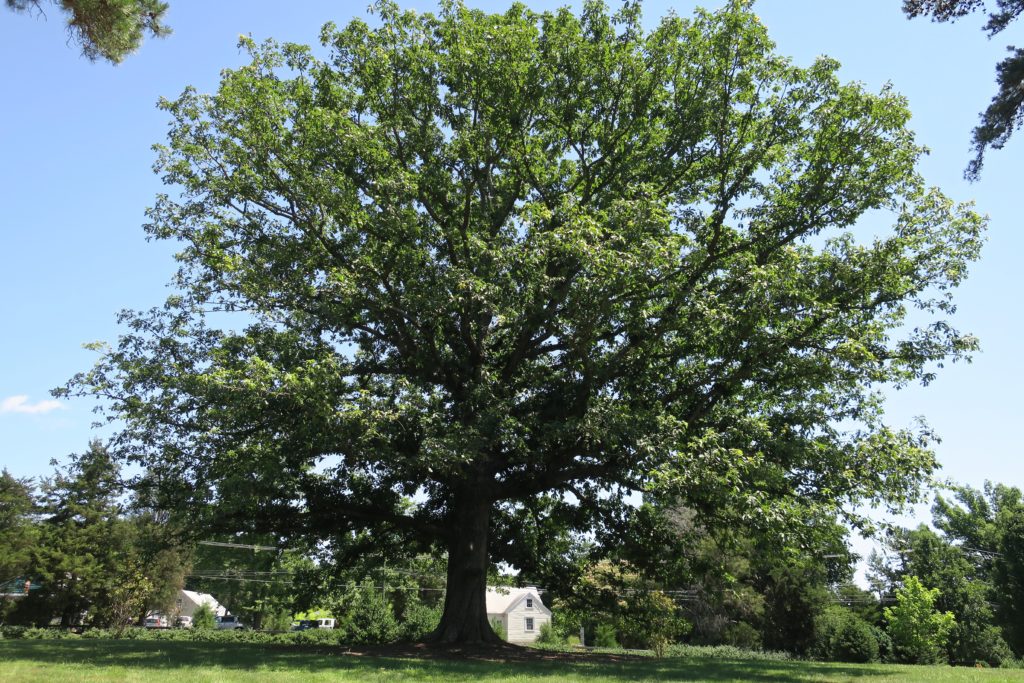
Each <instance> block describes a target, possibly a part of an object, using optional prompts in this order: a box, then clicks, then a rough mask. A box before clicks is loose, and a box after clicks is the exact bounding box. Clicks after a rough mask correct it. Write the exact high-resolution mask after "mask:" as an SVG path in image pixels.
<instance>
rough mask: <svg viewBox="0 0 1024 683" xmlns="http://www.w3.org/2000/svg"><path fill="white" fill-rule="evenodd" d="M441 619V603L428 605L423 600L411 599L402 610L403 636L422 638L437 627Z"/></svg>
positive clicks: (414, 638) (415, 638) (408, 638)
mask: <svg viewBox="0 0 1024 683" xmlns="http://www.w3.org/2000/svg"><path fill="white" fill-rule="evenodd" d="M440 621H441V605H440V604H437V605H428V604H427V603H425V602H423V601H422V600H409V601H407V602H406V604H405V608H404V610H403V611H402V619H401V630H402V633H401V638H402V639H403V640H421V639H422V638H423V637H424V636H426V635H427V634H428V633H430V632H431V631H433V630H434V629H435V628H437V625H438V623H440Z"/></svg>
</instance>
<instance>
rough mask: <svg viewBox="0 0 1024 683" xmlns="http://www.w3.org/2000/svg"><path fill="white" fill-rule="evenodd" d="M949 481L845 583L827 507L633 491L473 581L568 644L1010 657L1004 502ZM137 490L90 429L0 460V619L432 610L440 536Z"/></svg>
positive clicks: (338, 615)
mask: <svg viewBox="0 0 1024 683" xmlns="http://www.w3.org/2000/svg"><path fill="white" fill-rule="evenodd" d="M950 491H951V495H941V494H940V495H937V496H936V502H935V505H934V508H933V519H932V526H931V527H929V526H925V525H921V526H919V527H918V528H916V529H902V528H892V529H890V530H888V531H887V532H886V533H885V535H884V537H883V541H884V543H883V550H882V551H881V552H877V553H875V554H873V556H872V557H871V558H870V562H869V566H870V570H869V581H870V588H869V589H865V588H862V587H860V586H857V585H856V584H854V583H853V574H854V568H855V565H856V560H857V557H856V556H855V555H854V554H852V553H851V552H850V551H849V549H848V546H847V540H848V536H849V534H850V530H849V528H848V527H847V526H846V525H844V524H841V523H839V522H838V521H837V520H836V518H829V517H827V516H822V517H820V518H818V519H814V520H805V523H804V524H803V525H801V527H800V528H795V527H792V526H790V527H788V528H787V527H773V528H769V527H762V526H759V525H757V524H748V525H742V524H735V523H733V524H729V525H724V524H716V523H714V522H713V519H712V516H710V515H709V514H707V513H706V512H702V511H698V510H693V509H688V508H681V507H670V506H665V505H660V504H658V503H657V502H656V501H653V500H652V501H647V502H644V503H643V504H641V505H639V506H637V507H632V508H630V509H629V510H628V511H627V512H625V513H624V514H623V516H622V517H621V519H619V520H618V521H617V522H616V523H614V524H613V523H610V524H609V525H608V526H607V528H606V529H605V531H604V533H603V534H602V535H597V536H592V537H582V536H573V535H571V534H569V533H568V532H566V531H565V530H564V529H563V530H561V531H559V530H556V529H552V528H544V527H543V525H541V526H540V527H539V529H538V530H537V533H535V534H533V536H534V539H535V541H537V544H536V547H534V548H532V549H529V553H528V554H530V556H531V557H532V558H533V561H532V562H530V563H528V564H527V563H524V568H517V569H522V571H519V572H518V573H509V572H508V568H507V567H504V568H499V567H498V566H496V565H492V566H491V568H490V573H489V576H488V584H490V585H494V584H510V583H519V584H523V583H529V584H533V585H538V586H543V587H544V588H545V592H544V600H545V602H546V603H547V604H548V605H549V606H550V607H552V608H553V610H554V614H555V618H554V622H553V628H550V629H546V630H545V632H544V633H543V634H542V640H543V641H546V642H549V643H563V644H564V643H568V642H572V641H573V639H575V640H576V641H578V638H579V634H580V631H581V628H582V631H583V634H584V644H587V645H602V646H613V645H621V646H626V647H642V648H652V649H655V650H656V651H662V650H664V648H665V647H666V646H668V645H671V644H672V643H691V644H698V645H723V644H724V645H733V646H737V647H741V648H748V649H767V650H784V651H789V652H792V653H794V654H796V655H799V656H807V657H813V658H818V659H825V660H837V661H853V662H869V661H895V662H907V663H940V662H948V663H950V664H957V665H975V664H979V663H984V664H987V665H991V666H999V665H1000V664H1003V663H1006V662H1007V661H1009V660H1011V659H1013V658H1019V657H1021V655H1022V654H1024V627H1022V625H1021V622H1020V619H1019V618H1018V615H1019V614H1020V613H1021V609H1022V608H1024V499H1022V495H1021V491H1020V490H1019V489H1017V488H1013V487H1010V486H1004V485H1001V484H986V486H985V487H984V489H983V490H977V489H973V488H970V487H967V486H962V487H954V488H951V489H950ZM145 500H146V498H145V494H144V489H136V490H132V489H131V488H130V487H129V486H127V485H126V483H125V482H124V481H123V479H122V477H121V473H120V470H119V466H118V464H117V462H116V461H114V460H113V459H112V458H111V457H110V456H109V454H108V453H107V451H106V449H105V448H104V446H103V445H102V444H100V443H99V442H93V443H91V444H90V445H89V448H88V449H87V450H86V451H85V452H84V453H82V454H80V455H74V456H72V457H71V459H70V461H69V463H68V464H67V465H66V466H65V467H63V468H58V469H57V470H56V471H55V472H54V474H53V475H52V476H51V477H49V478H46V479H43V480H42V481H41V482H39V484H38V485H36V484H35V483H34V482H32V481H29V480H24V479H18V478H15V477H13V476H12V475H11V474H9V473H8V472H7V471H4V472H3V473H2V474H0V581H2V582H3V586H4V589H3V591H2V592H3V597H0V623H2V624H21V625H57V624H59V625H60V626H63V627H70V626H89V627H115V628H119V627H124V626H126V625H130V624H141V623H142V621H143V620H144V618H145V616H146V614H147V613H150V612H153V611H159V612H163V613H165V614H173V612H174V610H175V600H176V597H177V595H178V590H179V589H180V588H183V587H188V588H190V589H193V590H198V591H201V592H206V593H211V594H213V595H214V596H215V597H216V598H217V599H218V600H219V601H220V602H221V603H222V604H224V605H226V606H228V608H229V609H230V610H231V611H232V613H233V614H237V615H239V616H240V617H241V618H242V619H243V621H244V623H245V624H246V625H247V626H251V627H253V628H263V629H268V630H286V629H288V628H289V627H290V625H291V624H292V622H293V620H294V619H295V618H296V616H297V615H298V616H299V617H302V618H315V617H316V616H331V617H334V618H335V619H336V620H337V623H338V628H339V629H343V631H344V635H345V637H346V638H349V639H351V640H352V641H353V642H387V641H391V640H398V639H408V640H415V639H419V638H422V637H424V636H425V635H427V634H428V633H429V632H430V631H431V630H432V629H433V628H434V627H435V626H436V625H437V623H438V621H439V620H440V617H441V607H442V605H443V598H444V593H445V586H446V570H447V567H446V564H447V561H446V557H445V555H444V553H443V551H442V550H437V551H436V552H433V553H426V554H424V553H419V552H417V551H415V550H413V549H411V548H403V547H402V546H401V545H400V544H397V543H394V542H393V541H395V540H396V539H393V538H387V537H374V536H372V535H370V534H369V533H367V532H362V533H359V534H352V535H349V536H347V537H341V536H340V537H339V538H338V539H336V541H335V543H334V545H332V546H329V547H328V546H319V547H302V546H296V545H295V544H294V542H293V541H292V540H291V539H288V538H287V537H283V536H270V535H263V536H254V535H251V534H250V535H231V534H225V533H223V532H220V533H214V532H212V531H211V532H209V533H204V531H203V530H198V529H194V528H193V529H190V530H188V531H187V532H186V530H185V529H183V528H181V527H180V526H179V525H178V523H177V522H176V520H175V519H174V515H172V514H169V513H156V512H154V511H153V510H152V509H151V508H150V507H147V505H146V502H145ZM409 504H410V505H412V503H411V502H410V503H409ZM616 525H617V526H616ZM201 537H205V538H207V539H208V541H207V542H206V543H197V542H196V541H197V539H199V538H201ZM540 538H543V541H540V540H539V539H540ZM209 541H212V543H210V542H209ZM523 552H527V551H525V550H524V551H523ZM502 570H504V571H502ZM310 615H313V616H310ZM339 637H340V634H339Z"/></svg>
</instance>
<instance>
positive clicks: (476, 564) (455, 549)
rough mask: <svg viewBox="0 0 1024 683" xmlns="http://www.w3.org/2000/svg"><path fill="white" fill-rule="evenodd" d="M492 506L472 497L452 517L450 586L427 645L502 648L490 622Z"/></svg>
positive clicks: (463, 500) (462, 501)
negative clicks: (488, 605) (488, 550)
mask: <svg viewBox="0 0 1024 683" xmlns="http://www.w3.org/2000/svg"><path fill="white" fill-rule="evenodd" d="M490 513H491V510H490V503H489V502H488V501H486V500H481V499H479V498H475V499H474V498H472V497H471V496H469V495H466V496H465V497H462V498H461V499H459V500H458V501H457V502H456V504H455V505H453V507H452V510H451V511H450V513H449V523H450V525H451V529H452V536H451V538H450V539H449V542H448V577H447V578H448V582H447V589H446V591H445V598H444V613H443V614H442V615H441V623H440V624H438V627H437V628H436V629H434V631H433V632H432V633H430V634H429V635H428V636H427V637H426V639H425V641H426V642H427V643H432V644H436V645H503V644H505V641H503V640H502V639H501V638H499V637H498V634H496V633H495V632H494V629H492V628H491V623H490V622H489V621H488V619H487V559H488V558H487V532H488V526H489V524H490Z"/></svg>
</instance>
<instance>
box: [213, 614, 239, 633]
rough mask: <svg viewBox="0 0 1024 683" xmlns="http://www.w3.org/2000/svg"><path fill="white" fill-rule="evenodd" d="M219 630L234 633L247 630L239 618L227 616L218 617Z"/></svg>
mask: <svg viewBox="0 0 1024 683" xmlns="http://www.w3.org/2000/svg"><path fill="white" fill-rule="evenodd" d="M217 628H219V629H226V630H229V631H234V630H236V629H241V628H246V626H245V624H243V623H242V621H241V620H240V619H239V618H238V617H236V616H234V615H231V614H227V615H224V616H223V617H217Z"/></svg>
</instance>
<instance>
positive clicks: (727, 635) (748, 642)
mask: <svg viewBox="0 0 1024 683" xmlns="http://www.w3.org/2000/svg"><path fill="white" fill-rule="evenodd" d="M722 641H723V642H724V643H725V644H726V645H734V646H735V647H738V648H742V649H744V650H760V649H761V644H762V643H761V632H760V631H758V630H757V629H756V628H754V627H753V626H751V625H750V624H748V623H747V622H745V621H738V622H736V623H734V624H729V625H728V626H726V627H725V629H723V631H722Z"/></svg>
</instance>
